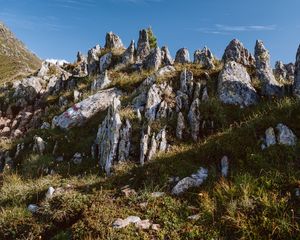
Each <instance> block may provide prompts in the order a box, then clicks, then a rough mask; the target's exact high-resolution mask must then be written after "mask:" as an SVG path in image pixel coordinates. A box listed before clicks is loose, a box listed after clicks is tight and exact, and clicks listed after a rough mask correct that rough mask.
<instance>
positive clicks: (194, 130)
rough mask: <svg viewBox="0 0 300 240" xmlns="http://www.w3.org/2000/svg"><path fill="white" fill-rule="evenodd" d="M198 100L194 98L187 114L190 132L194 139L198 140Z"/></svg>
mask: <svg viewBox="0 0 300 240" xmlns="http://www.w3.org/2000/svg"><path fill="white" fill-rule="evenodd" d="M199 107H200V101H199V99H195V100H194V101H193V102H192V104H191V107H190V111H189V114H188V120H189V125H190V128H191V134H192V138H193V140H194V141H197V140H198V136H199V133H200V120H201V119H200V111H199Z"/></svg>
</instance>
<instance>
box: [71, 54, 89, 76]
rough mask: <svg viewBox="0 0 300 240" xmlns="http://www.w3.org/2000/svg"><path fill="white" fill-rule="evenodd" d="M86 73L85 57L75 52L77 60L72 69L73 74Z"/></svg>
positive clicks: (85, 74) (83, 74)
mask: <svg viewBox="0 0 300 240" xmlns="http://www.w3.org/2000/svg"><path fill="white" fill-rule="evenodd" d="M87 75H88V63H87V58H86V57H85V56H84V55H83V54H81V53H80V52H78V53H77V62H76V64H75V68H74V69H73V76H75V77H86V76H87Z"/></svg>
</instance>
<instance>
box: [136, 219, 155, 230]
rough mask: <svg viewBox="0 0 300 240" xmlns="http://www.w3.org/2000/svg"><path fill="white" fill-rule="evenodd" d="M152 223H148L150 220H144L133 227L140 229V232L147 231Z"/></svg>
mask: <svg viewBox="0 0 300 240" xmlns="http://www.w3.org/2000/svg"><path fill="white" fill-rule="evenodd" d="M151 225H152V223H151V222H150V220H148V219H146V220H141V221H139V222H137V223H136V224H135V226H136V227H137V228H138V229H142V230H147V229H149V228H150V227H151Z"/></svg>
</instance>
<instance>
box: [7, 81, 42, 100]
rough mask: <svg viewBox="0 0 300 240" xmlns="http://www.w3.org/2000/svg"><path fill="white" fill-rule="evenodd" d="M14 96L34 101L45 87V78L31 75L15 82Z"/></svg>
mask: <svg viewBox="0 0 300 240" xmlns="http://www.w3.org/2000/svg"><path fill="white" fill-rule="evenodd" d="M13 88H14V97H16V98H24V99H25V100H26V101H29V102H30V101H33V100H34V99H35V98H36V97H37V95H38V94H39V93H41V91H42V89H43V80H42V79H41V78H39V77H30V78H25V79H23V80H18V81H15V82H14V85H13Z"/></svg>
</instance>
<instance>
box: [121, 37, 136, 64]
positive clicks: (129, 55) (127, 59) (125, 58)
mask: <svg viewBox="0 0 300 240" xmlns="http://www.w3.org/2000/svg"><path fill="white" fill-rule="evenodd" d="M134 52H135V45H134V41H133V40H132V41H131V43H130V45H129V47H128V48H127V49H126V50H125V52H124V53H123V54H122V59H121V64H123V65H129V64H133V63H134Z"/></svg>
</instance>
